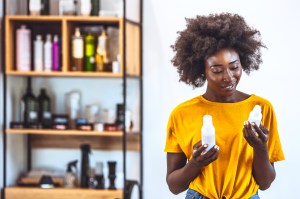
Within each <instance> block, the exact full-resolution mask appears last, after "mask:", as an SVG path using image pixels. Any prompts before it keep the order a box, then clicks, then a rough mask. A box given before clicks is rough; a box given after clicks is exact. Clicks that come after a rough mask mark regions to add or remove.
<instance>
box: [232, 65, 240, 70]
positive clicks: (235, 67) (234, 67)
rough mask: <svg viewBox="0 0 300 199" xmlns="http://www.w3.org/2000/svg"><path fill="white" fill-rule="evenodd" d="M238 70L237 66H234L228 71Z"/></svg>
mask: <svg viewBox="0 0 300 199" xmlns="http://www.w3.org/2000/svg"><path fill="white" fill-rule="evenodd" d="M238 68H239V66H238V65H234V66H232V67H231V68H230V69H231V70H236V69H238Z"/></svg>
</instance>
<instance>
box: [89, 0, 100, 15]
mask: <svg viewBox="0 0 300 199" xmlns="http://www.w3.org/2000/svg"><path fill="white" fill-rule="evenodd" d="M99 10H100V1H99V0H92V12H91V14H92V16H99Z"/></svg>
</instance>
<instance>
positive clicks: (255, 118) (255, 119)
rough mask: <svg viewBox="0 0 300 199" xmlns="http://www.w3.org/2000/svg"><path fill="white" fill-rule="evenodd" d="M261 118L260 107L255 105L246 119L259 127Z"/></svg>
mask: <svg viewBox="0 0 300 199" xmlns="http://www.w3.org/2000/svg"><path fill="white" fill-rule="evenodd" d="M261 118H262V114H261V107H260V106H259V105H255V106H254V108H253V110H252V111H251V112H250V114H249V118H248V121H249V122H250V123H255V124H256V125H257V126H258V127H259V126H260V123H261Z"/></svg>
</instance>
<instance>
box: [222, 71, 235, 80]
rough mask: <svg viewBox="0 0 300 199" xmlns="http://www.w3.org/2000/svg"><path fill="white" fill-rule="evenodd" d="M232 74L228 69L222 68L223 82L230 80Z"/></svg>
mask: <svg viewBox="0 0 300 199" xmlns="http://www.w3.org/2000/svg"><path fill="white" fill-rule="evenodd" d="M232 77H233V74H232V71H231V70H230V69H227V70H224V73H223V81H224V82H230V81H231V80H232Z"/></svg>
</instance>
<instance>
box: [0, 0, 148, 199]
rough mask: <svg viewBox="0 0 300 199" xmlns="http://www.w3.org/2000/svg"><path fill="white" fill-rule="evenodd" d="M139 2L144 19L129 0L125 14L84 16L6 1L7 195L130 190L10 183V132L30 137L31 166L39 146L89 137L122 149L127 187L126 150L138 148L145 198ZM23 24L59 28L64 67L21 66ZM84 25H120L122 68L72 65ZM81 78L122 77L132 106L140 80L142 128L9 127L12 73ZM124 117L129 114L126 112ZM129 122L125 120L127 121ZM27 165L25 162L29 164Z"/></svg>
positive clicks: (34, 197) (6, 198) (42, 198)
mask: <svg viewBox="0 0 300 199" xmlns="http://www.w3.org/2000/svg"><path fill="white" fill-rule="evenodd" d="M137 1H138V2H139V9H140V10H139V12H140V16H139V18H140V19H139V20H140V21H139V22H133V21H131V20H128V19H127V18H126V0H124V17H98V16H97V17H95V16H89V17H83V16H27V15H6V9H5V8H6V4H8V2H9V1H7V0H6V1H4V6H3V13H4V17H3V18H4V25H5V26H4V28H3V35H4V37H3V41H5V44H3V45H2V50H3V51H4V52H3V55H4V56H3V74H4V78H3V81H4V84H3V85H4V89H3V90H4V99H3V105H4V114H3V117H4V125H3V134H4V135H3V143H4V145H3V151H4V154H3V159H4V160H3V162H4V164H3V176H4V189H3V190H2V199H27V198H28V199H29V198H30V199H48V198H49V199H52V198H53V199H55V198H64V199H69V198H70V199H71V198H72V199H85V198H88V199H93V198H95V199H96V198H102V199H117V198H118V199H119V198H120V199H121V198H124V199H129V198H128V195H127V190H123V189H117V190H107V189H105V190H96V189H84V188H74V189H67V188H53V189H41V188H33V187H16V186H7V182H6V181H7V172H8V170H9V169H10V168H8V167H7V161H6V159H7V155H8V151H7V150H8V149H7V138H8V136H10V135H20V136H22V135H23V136H26V139H27V141H28V142H27V153H28V154H27V155H28V157H27V161H28V162H27V167H28V168H27V169H28V170H29V169H30V167H31V150H32V149H35V148H47V149H48V148H68V149H69V148H78V146H79V145H81V144H84V143H89V144H90V145H91V148H92V149H97V150H104V151H109V150H118V151H120V153H122V154H123V165H122V167H123V172H124V187H126V186H125V184H126V182H127V177H128V176H127V174H126V173H127V170H128V169H129V168H128V166H127V164H128V161H127V152H128V151H133V152H136V153H139V164H140V165H139V176H140V177H139V179H136V181H137V182H138V184H139V199H142V198H143V197H142V195H143V194H142V190H143V188H142V187H143V157H142V153H143V152H142V149H143V148H142V128H143V126H142V113H143V111H142V105H143V104H142V53H141V52H142V0H137ZM21 24H25V25H26V26H27V27H29V28H30V29H32V33H33V35H32V38H35V36H36V35H37V34H46V33H48V32H49V31H50V33H51V34H58V35H59V36H60V38H62V41H61V50H62V52H63V55H62V56H61V71H55V72H43V71H42V72H37V71H28V72H23V71H17V70H16V67H15V66H16V61H15V54H16V51H15V46H16V43H15V42H16V35H15V32H16V29H17V28H19V27H20V25H21ZM78 26H79V27H81V26H112V27H116V28H118V31H119V39H118V42H119V43H118V45H119V46H118V49H119V52H118V54H119V55H120V70H119V72H117V73H112V72H85V71H76V72H74V71H70V70H69V67H70V65H71V55H70V52H71V35H72V34H73V33H74V30H75V27H78ZM27 77H30V78H33V79H34V78H46V79H48V78H54V79H55V78H74V77H75V78H82V79H83V80H85V79H86V80H87V79H90V78H93V79H113V80H116V81H121V82H122V87H123V88H122V94H123V103H124V104H125V107H127V105H128V104H130V103H131V102H129V101H130V100H129V99H128V96H127V94H128V93H130V91H129V90H128V89H130V88H129V87H130V85H131V84H132V83H131V81H133V82H134V84H137V85H138V87H139V88H138V91H137V92H138V94H137V95H138V96H139V97H138V101H139V108H138V114H139V118H138V120H137V121H138V123H139V124H138V126H139V129H138V130H135V131H133V132H127V131H126V129H123V131H113V132H112V131H101V132H99V131H80V130H54V129H11V128H7V127H8V126H9V125H8V124H9V122H10V121H11V118H9V117H8V116H7V114H8V113H9V112H10V111H11V110H9V108H7V103H8V102H9V101H8V99H7V92H8V91H9V88H8V79H10V78H27ZM124 117H125V114H124ZM124 125H125V123H124ZM25 167H26V165H25Z"/></svg>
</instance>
